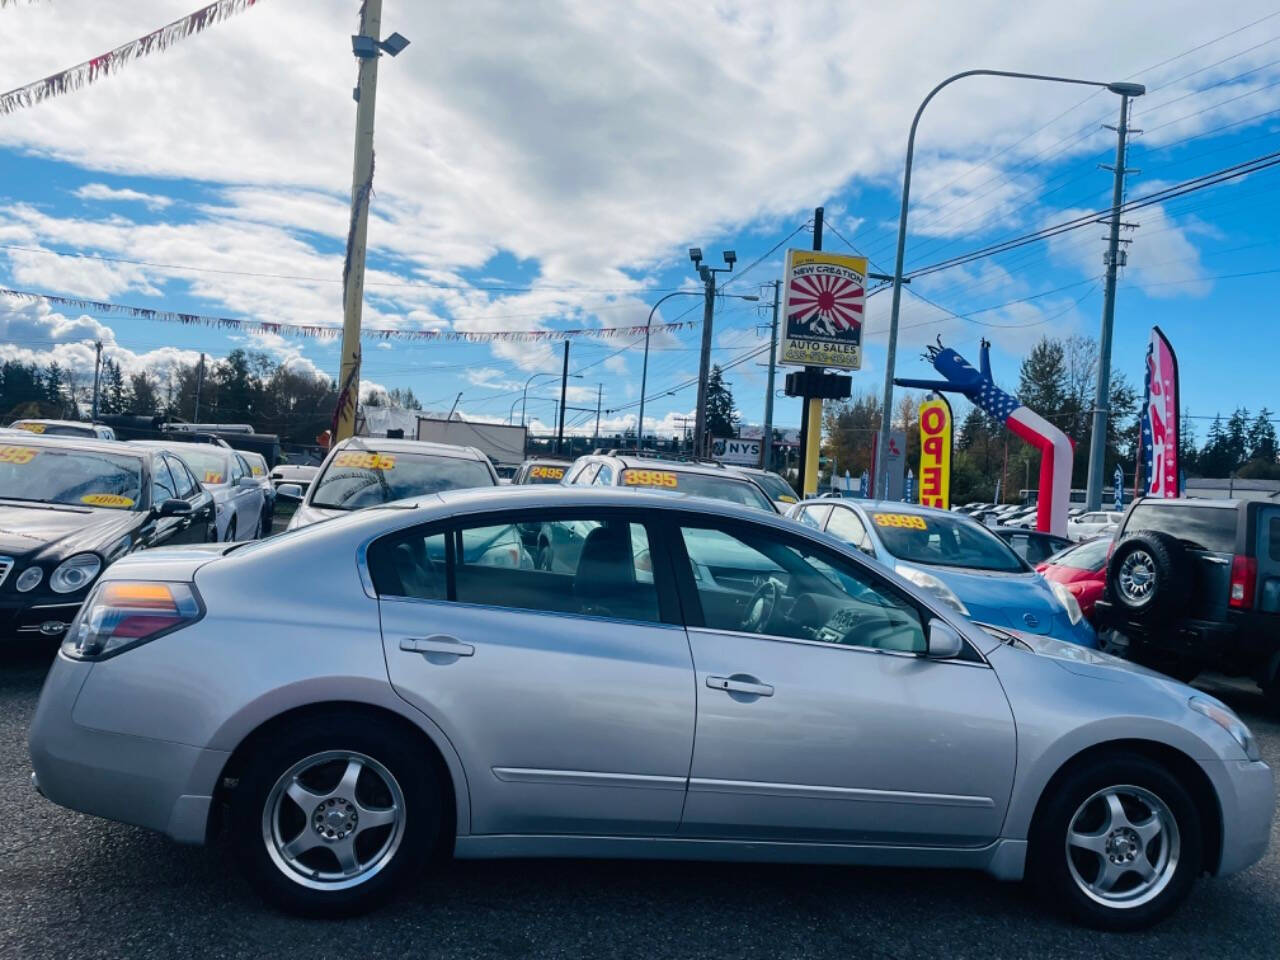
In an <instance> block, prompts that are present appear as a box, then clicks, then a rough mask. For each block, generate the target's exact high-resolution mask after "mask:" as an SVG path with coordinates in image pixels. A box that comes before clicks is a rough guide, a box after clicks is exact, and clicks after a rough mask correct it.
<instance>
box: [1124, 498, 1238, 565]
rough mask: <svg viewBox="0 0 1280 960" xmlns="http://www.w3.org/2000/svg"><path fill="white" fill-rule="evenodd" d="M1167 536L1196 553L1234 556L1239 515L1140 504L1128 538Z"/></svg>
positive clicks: (1131, 519) (1185, 506) (1131, 517)
mask: <svg viewBox="0 0 1280 960" xmlns="http://www.w3.org/2000/svg"><path fill="white" fill-rule="evenodd" d="M1140 531H1146V532H1151V533H1167V534H1168V535H1169V536H1171V537H1176V538H1177V539H1178V540H1179V541H1180V542H1181V543H1182V544H1183V545H1184V546H1187V547H1190V548H1191V549H1192V550H1208V551H1211V552H1213V553H1232V552H1233V551H1234V550H1235V548H1236V512H1235V510H1228V509H1225V508H1223V507H1207V506H1206V507H1201V506H1193V505H1192V504H1186V503H1163V504H1158V503H1145V504H1144V503H1140V504H1138V505H1137V506H1136V507H1134V508H1133V511H1132V512H1131V513H1130V514H1129V520H1128V522H1127V523H1126V524H1125V525H1124V532H1125V534H1126V535H1127V534H1132V533H1138V532H1140Z"/></svg>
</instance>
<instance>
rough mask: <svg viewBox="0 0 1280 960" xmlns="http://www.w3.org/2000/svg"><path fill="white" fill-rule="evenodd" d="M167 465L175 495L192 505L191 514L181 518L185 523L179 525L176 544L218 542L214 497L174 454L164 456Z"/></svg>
mask: <svg viewBox="0 0 1280 960" xmlns="http://www.w3.org/2000/svg"><path fill="white" fill-rule="evenodd" d="M164 460H165V463H167V464H168V466H169V473H170V475H171V476H172V477H173V489H174V494H175V495H176V496H177V497H178V499H179V500H185V501H187V503H189V504H190V505H191V512H190V513H189V514H188V515H187V516H186V517H183V518H181V519H182V520H183V521H184V523H182V524H180V525H179V530H178V534H177V535H176V536H175V537H174V542H175V543H205V542H206V541H209V540H216V539H217V538H218V536H217V528H216V527H215V525H214V516H215V514H214V507H213V497H212V496H210V495H209V493H208V492H207V491H205V490H204V489H202V488H201V486H200V484H199V483H197V482H196V478H195V477H194V476H193V475H192V473H191V471H190V470H188V469H187V465H186V464H185V463H183V462H182V461H181V460H180V459H178V458H177V457H175V456H173V455H172V454H168V453H166V454H164Z"/></svg>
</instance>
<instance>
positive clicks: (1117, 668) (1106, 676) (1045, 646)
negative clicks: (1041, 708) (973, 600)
mask: <svg viewBox="0 0 1280 960" xmlns="http://www.w3.org/2000/svg"><path fill="white" fill-rule="evenodd" d="M1002 629H1003V628H1002ZM1009 632H1010V633H1011V634H1013V636H1014V637H1016V638H1017V640H1018V641H1019V642H1020V643H1021V644H1023V646H1025V647H1026V648H1028V649H1030V650H1031V652H1032V653H1035V654H1036V655H1037V656H1041V657H1044V658H1046V659H1048V660H1051V661H1052V662H1053V664H1054V665H1055V666H1057V667H1059V668H1060V669H1062V670H1065V671H1067V672H1068V673H1074V674H1076V675H1077V676H1081V677H1091V678H1092V679H1095V680H1111V681H1113V682H1123V681H1125V680H1127V679H1129V678H1132V677H1143V678H1145V679H1147V680H1153V681H1156V682H1158V683H1160V684H1161V685H1163V686H1165V687H1166V688H1167V689H1168V690H1169V692H1171V693H1174V694H1176V695H1177V696H1178V697H1180V698H1181V697H1192V696H1195V697H1202V698H1204V699H1205V700H1212V701H1213V702H1215V703H1220V701H1218V700H1217V699H1216V698H1215V697H1212V696H1210V695H1209V694H1207V693H1205V692H1204V691H1203V690H1197V689H1195V688H1193V687H1189V686H1187V685H1186V684H1185V683H1182V682H1181V681H1179V680H1174V679H1173V678H1172V677H1166V676H1165V675H1164V674H1163V673H1160V672H1159V671H1158V670H1152V669H1150V668H1149V667H1144V666H1141V665H1139V664H1136V663H1133V662H1132V661H1130V660H1122V659H1120V658H1119V657H1113V656H1112V655H1111V654H1109V653H1103V652H1102V651H1100V650H1090V649H1088V648H1087V647H1082V646H1079V645H1078V644H1074V643H1065V642H1063V641H1062V640H1055V639H1053V638H1052V637H1043V636H1039V635H1037V634H1034V633H1028V632H1027V631H1025V630H1010V631H1009ZM1228 709H1229V708H1228Z"/></svg>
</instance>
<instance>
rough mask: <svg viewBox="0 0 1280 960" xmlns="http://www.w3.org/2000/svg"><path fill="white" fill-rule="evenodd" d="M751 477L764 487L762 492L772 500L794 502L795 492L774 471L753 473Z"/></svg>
mask: <svg viewBox="0 0 1280 960" xmlns="http://www.w3.org/2000/svg"><path fill="white" fill-rule="evenodd" d="M751 479H752V480H754V481H755V482H756V483H758V484H760V486H762V487H764V492H765V493H767V494H768V495H769V496H770V497H772V498H773V499H774V500H777V501H779V502H780V503H795V502H796V492H795V491H794V490H792V489H791V484H789V483H787V481H785V480H783V479H782V478H781V477H780V476H778V475H777V474H776V473H753V474H752V475H751Z"/></svg>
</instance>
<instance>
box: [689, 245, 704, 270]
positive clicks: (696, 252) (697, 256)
mask: <svg viewBox="0 0 1280 960" xmlns="http://www.w3.org/2000/svg"><path fill="white" fill-rule="evenodd" d="M689 259H690V260H692V261H693V264H694V266H697V265H698V264H699V263H701V262H702V248H701V247H690V248H689Z"/></svg>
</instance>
